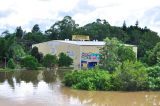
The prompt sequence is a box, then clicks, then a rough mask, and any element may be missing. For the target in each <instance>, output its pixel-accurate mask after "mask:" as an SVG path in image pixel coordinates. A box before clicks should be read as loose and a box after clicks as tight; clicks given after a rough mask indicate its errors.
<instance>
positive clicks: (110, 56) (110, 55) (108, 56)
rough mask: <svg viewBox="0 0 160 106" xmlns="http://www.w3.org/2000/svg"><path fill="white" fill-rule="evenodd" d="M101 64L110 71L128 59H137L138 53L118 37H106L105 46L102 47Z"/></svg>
mask: <svg viewBox="0 0 160 106" xmlns="http://www.w3.org/2000/svg"><path fill="white" fill-rule="evenodd" d="M100 53H101V59H100V66H101V67H102V68H104V69H106V70H108V71H110V72H112V71H115V70H116V68H117V67H118V66H119V65H120V64H122V63H123V62H124V61H126V60H130V61H135V60H136V55H135V53H134V51H133V50H132V49H131V48H130V47H126V46H125V45H123V44H122V43H121V42H120V41H118V40H117V39H116V38H112V39H109V38H106V39H105V46H104V47H103V48H102V49H101V51H100Z"/></svg>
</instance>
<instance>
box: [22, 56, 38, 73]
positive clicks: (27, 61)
mask: <svg viewBox="0 0 160 106" xmlns="http://www.w3.org/2000/svg"><path fill="white" fill-rule="evenodd" d="M21 64H22V66H23V67H25V68H27V69H31V70H36V69H38V66H39V63H38V61H37V59H36V58H35V57H32V56H26V57H25V58H23V59H22V62H21Z"/></svg>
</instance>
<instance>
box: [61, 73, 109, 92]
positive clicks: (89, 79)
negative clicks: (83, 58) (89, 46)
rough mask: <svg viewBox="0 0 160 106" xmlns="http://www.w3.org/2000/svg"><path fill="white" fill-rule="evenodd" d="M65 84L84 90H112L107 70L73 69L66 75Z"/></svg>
mask: <svg viewBox="0 0 160 106" xmlns="http://www.w3.org/2000/svg"><path fill="white" fill-rule="evenodd" d="M63 82H64V84H65V85H66V86H69V87H73V88H76V89H83V90H110V86H111V83H110V75H109V73H108V72H106V71H100V70H98V71H97V70H87V71H82V70H81V71H73V72H70V73H67V74H66V75H65V77H64V81H63Z"/></svg>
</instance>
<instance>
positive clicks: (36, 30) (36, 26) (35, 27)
mask: <svg viewBox="0 0 160 106" xmlns="http://www.w3.org/2000/svg"><path fill="white" fill-rule="evenodd" d="M35 32H41V31H40V28H39V25H38V24H35V25H34V26H33V28H32V33H35Z"/></svg>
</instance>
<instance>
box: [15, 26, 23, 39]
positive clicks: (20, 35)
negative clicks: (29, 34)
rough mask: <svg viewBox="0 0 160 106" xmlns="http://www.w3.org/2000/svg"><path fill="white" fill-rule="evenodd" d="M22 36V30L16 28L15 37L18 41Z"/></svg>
mask: <svg viewBox="0 0 160 106" xmlns="http://www.w3.org/2000/svg"><path fill="white" fill-rule="evenodd" d="M22 36H23V30H22V28H21V26H19V27H17V28H16V37H17V38H18V39H21V38H22Z"/></svg>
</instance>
